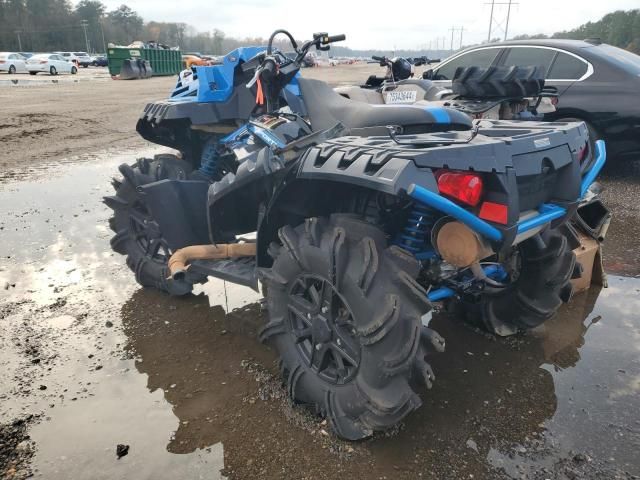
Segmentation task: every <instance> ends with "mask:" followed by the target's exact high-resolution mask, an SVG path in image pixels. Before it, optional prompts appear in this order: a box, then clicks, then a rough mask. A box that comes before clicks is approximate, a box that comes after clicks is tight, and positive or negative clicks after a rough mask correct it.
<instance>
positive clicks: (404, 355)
mask: <svg viewBox="0 0 640 480" xmlns="http://www.w3.org/2000/svg"><path fill="white" fill-rule="evenodd" d="M279 237H280V244H276V243H272V244H271V246H270V248H269V254H270V255H271V256H272V257H273V259H274V263H273V267H272V268H271V269H265V270H262V271H261V273H262V278H263V280H264V281H265V283H266V286H267V305H268V309H269V316H270V321H269V323H268V324H267V325H266V326H265V327H264V328H263V329H262V331H261V334H260V339H261V340H262V341H266V340H269V341H271V342H272V344H273V345H274V346H275V348H276V349H277V350H278V352H279V354H280V357H281V373H282V375H283V378H284V381H285V382H286V385H287V389H288V392H289V395H290V396H291V398H292V399H293V400H294V401H296V402H299V403H303V404H306V405H308V406H310V407H311V408H312V409H314V410H315V412H316V413H319V414H321V415H323V416H326V417H327V418H328V420H329V422H330V425H331V427H332V428H333V430H334V431H335V432H336V434H337V435H339V436H340V437H342V438H345V439H348V440H358V439H362V438H365V437H367V436H369V435H371V434H372V433H373V432H374V431H376V430H383V429H386V428H389V427H392V426H394V425H395V424H397V423H398V422H399V421H400V420H402V419H403V418H404V417H405V416H406V415H407V414H409V413H410V412H411V411H413V410H414V409H416V408H418V407H419V406H420V405H421V403H422V402H421V400H420V398H419V397H418V395H417V394H416V393H415V392H414V391H413V390H412V388H411V386H410V383H409V382H410V379H411V377H412V375H415V374H419V375H420V378H421V379H422V380H423V381H424V382H425V383H426V384H427V386H428V387H430V386H431V382H432V381H433V380H434V376H433V372H432V370H431V367H430V366H429V364H428V363H426V361H425V356H426V355H427V354H428V353H432V352H436V351H442V350H444V340H442V338H441V337H440V336H439V335H438V334H437V333H436V332H434V331H433V330H431V329H429V328H426V327H424V326H423V325H422V323H421V316H422V315H423V314H424V313H425V312H428V311H429V310H430V308H431V305H430V303H429V301H428V300H427V297H426V292H425V290H424V289H423V288H422V287H421V286H420V285H418V283H417V282H416V281H415V278H416V276H417V274H418V271H419V264H418V262H417V261H416V260H415V259H414V258H413V256H411V255H409V254H408V253H407V252H405V251H404V250H401V249H399V248H398V247H395V246H391V247H387V246H386V241H385V236H384V233H383V232H382V231H381V230H380V229H378V228H377V227H375V226H374V225H371V224H369V223H366V222H364V221H363V220H360V219H358V218H356V217H354V216H351V215H333V216H331V217H330V218H329V219H324V218H320V219H318V218H311V219H308V220H307V221H306V222H305V223H304V224H302V225H299V226H298V227H296V228H292V227H290V226H286V227H283V228H282V229H281V230H280V232H279Z"/></svg>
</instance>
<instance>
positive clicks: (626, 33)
mask: <svg viewBox="0 0 640 480" xmlns="http://www.w3.org/2000/svg"><path fill="white" fill-rule="evenodd" d="M535 38H571V39H575V40H584V39H585V38H600V39H601V40H602V42H603V43H608V44H610V45H615V46H616V47H620V48H625V49H627V50H630V51H632V52H634V53H637V54H640V9H635V10H627V11H624V10H617V11H615V12H611V13H608V14H606V15H605V16H604V17H602V18H601V19H600V20H598V21H597V22H587V23H585V24H583V25H580V26H579V27H578V28H574V29H573V30H565V31H562V32H557V33H554V34H553V35H550V36H548V35H545V34H542V33H539V34H536V35H519V36H517V37H514V38H513V39H514V40H528V39H535Z"/></svg>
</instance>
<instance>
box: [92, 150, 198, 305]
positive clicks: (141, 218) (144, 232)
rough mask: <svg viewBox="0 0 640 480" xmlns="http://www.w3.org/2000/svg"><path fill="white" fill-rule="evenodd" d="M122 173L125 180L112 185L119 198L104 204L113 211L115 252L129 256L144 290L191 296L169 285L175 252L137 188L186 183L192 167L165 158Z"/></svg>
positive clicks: (123, 168)
mask: <svg viewBox="0 0 640 480" xmlns="http://www.w3.org/2000/svg"><path fill="white" fill-rule="evenodd" d="M119 170H120V173H121V174H122V176H123V179H122V180H116V179H114V180H113V182H112V185H113V188H114V189H115V191H116V194H115V195H113V196H108V197H104V203H105V204H106V205H107V206H109V207H110V208H112V209H113V216H112V217H111V218H110V219H109V227H111V229H112V230H113V231H114V232H115V235H114V236H113V238H111V248H112V249H113V250H114V251H116V252H118V253H120V254H122V255H126V256H127V266H128V267H129V268H130V269H131V270H132V271H133V272H134V273H135V276H136V281H137V282H138V283H139V284H140V285H142V286H143V287H153V288H157V289H158V290H162V291H165V292H168V293H171V294H172V295H184V294H187V293H189V292H190V291H191V289H190V288H189V289H187V287H186V286H184V285H169V283H168V282H167V278H168V277H169V269H168V266H167V264H168V262H169V258H170V256H171V254H172V253H173V252H171V249H170V248H169V246H168V245H167V242H166V240H165V239H164V238H163V236H162V232H161V230H160V227H159V225H158V223H157V222H156V221H155V220H154V219H153V217H152V216H151V213H150V211H149V209H148V207H147V205H146V204H145V201H144V197H143V196H142V195H140V194H139V193H138V191H137V188H138V187H140V186H142V185H146V184H148V183H152V182H157V181H159V180H165V179H172V180H173V179H184V178H186V177H187V175H188V173H189V172H190V171H191V166H190V165H189V163H188V162H186V161H184V160H181V159H180V158H178V157H176V156H174V155H170V154H162V155H156V156H155V157H154V159H153V160H150V159H146V158H143V159H139V160H138V161H137V162H136V163H135V164H134V165H131V166H129V165H127V164H122V165H120V167H119Z"/></svg>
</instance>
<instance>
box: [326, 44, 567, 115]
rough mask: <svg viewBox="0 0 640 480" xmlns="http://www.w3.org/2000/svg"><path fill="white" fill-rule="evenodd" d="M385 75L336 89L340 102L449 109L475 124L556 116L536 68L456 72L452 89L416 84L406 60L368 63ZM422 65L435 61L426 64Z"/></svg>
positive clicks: (552, 96) (551, 92)
mask: <svg viewBox="0 0 640 480" xmlns="http://www.w3.org/2000/svg"><path fill="white" fill-rule="evenodd" d="M372 58H373V60H375V61H376V62H379V64H380V66H381V67H385V69H386V71H385V75H384V76H377V75H371V76H369V78H367V80H366V82H365V83H364V84H363V85H360V86H350V87H339V88H336V91H337V92H339V93H340V94H341V95H342V96H344V97H346V98H350V99H352V100H357V101H360V102H366V103H373V104H415V103H418V104H424V105H432V106H441V107H451V108H454V109H456V110H460V111H462V112H464V113H466V114H468V115H470V116H471V117H472V118H474V119H480V118H484V119H501V120H542V118H543V115H544V114H545V113H549V112H554V111H555V104H556V102H557V91H556V89H555V88H553V87H545V85H544V70H543V69H542V68H541V67H536V66H513V67H488V68H482V67H473V66H472V67H460V68H458V69H457V70H456V72H455V74H454V78H453V81H452V86H451V89H449V88H443V87H439V86H437V85H436V84H434V83H433V82H432V81H431V80H428V79H416V78H413V76H414V69H413V66H412V65H411V64H410V62H408V61H407V60H406V59H404V58H401V57H396V58H392V59H389V58H387V57H377V56H374V57H372ZM424 62H425V63H426V64H430V63H434V62H439V60H430V59H426V58H425V59H424Z"/></svg>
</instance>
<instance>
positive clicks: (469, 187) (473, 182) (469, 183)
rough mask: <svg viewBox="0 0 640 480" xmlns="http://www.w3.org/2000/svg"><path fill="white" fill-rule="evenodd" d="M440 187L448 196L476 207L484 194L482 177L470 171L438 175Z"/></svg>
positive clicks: (441, 191)
mask: <svg viewBox="0 0 640 480" xmlns="http://www.w3.org/2000/svg"><path fill="white" fill-rule="evenodd" d="M438 189H439V190H440V193H443V194H444V195H447V196H448V197H451V198H455V199H456V200H459V201H461V202H462V203H466V204H467V205H471V206H472V207H475V206H476V205H477V204H478V202H479V201H480V197H481V196H482V179H481V178H480V177H479V176H478V175H473V174H470V173H455V172H442V173H440V174H439V175H438Z"/></svg>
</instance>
